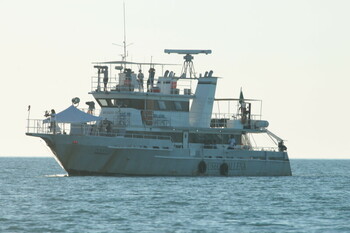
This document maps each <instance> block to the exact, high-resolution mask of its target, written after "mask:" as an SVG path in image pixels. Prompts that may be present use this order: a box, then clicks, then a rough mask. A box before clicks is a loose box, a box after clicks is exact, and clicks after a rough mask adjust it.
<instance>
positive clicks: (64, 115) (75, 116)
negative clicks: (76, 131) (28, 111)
mask: <svg viewBox="0 0 350 233" xmlns="http://www.w3.org/2000/svg"><path fill="white" fill-rule="evenodd" d="M99 120H102V117H97V116H93V115H91V114H88V113H85V112H83V111H80V110H79V109H77V108H76V107H74V106H73V105H71V106H70V107H69V108H67V109H65V110H63V111H62V112H59V113H57V114H56V115H55V117H54V121H55V122H57V123H86V122H90V121H99ZM44 122H45V123H47V122H50V119H46V120H44Z"/></svg>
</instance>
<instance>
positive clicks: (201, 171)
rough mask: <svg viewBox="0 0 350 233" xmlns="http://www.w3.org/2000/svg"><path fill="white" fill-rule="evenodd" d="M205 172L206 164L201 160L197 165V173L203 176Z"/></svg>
mask: <svg viewBox="0 0 350 233" xmlns="http://www.w3.org/2000/svg"><path fill="white" fill-rule="evenodd" d="M206 171H207V164H206V163H205V162H204V161H203V160H202V161H200V162H199V164H198V173H199V174H201V175H203V174H204V173H205V172H206Z"/></svg>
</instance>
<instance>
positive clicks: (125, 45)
mask: <svg viewBox="0 0 350 233" xmlns="http://www.w3.org/2000/svg"><path fill="white" fill-rule="evenodd" d="M123 21H124V41H123V45H119V44H115V43H112V44H113V45H117V46H120V47H123V49H124V53H123V54H121V56H122V61H126V57H127V56H128V53H127V50H126V48H127V47H128V46H130V45H132V44H133V43H130V44H126V26H125V25H126V24H125V2H123Z"/></svg>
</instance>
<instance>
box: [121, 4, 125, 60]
mask: <svg viewBox="0 0 350 233" xmlns="http://www.w3.org/2000/svg"><path fill="white" fill-rule="evenodd" d="M123 16H124V41H123V45H124V56H123V59H122V60H123V61H126V29H125V2H123Z"/></svg>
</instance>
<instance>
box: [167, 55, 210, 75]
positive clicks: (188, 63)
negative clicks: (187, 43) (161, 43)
mask: <svg viewBox="0 0 350 233" xmlns="http://www.w3.org/2000/svg"><path fill="white" fill-rule="evenodd" d="M164 53H168V54H170V53H177V54H186V55H185V56H184V59H185V61H184V64H183V66H182V71H181V76H183V77H186V75H187V70H188V71H189V73H190V78H192V74H193V77H196V73H195V70H194V66H193V61H192V60H193V58H194V57H193V56H192V55H197V54H201V53H204V54H206V55H208V54H211V50H203V49H202V50H197V49H164Z"/></svg>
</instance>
